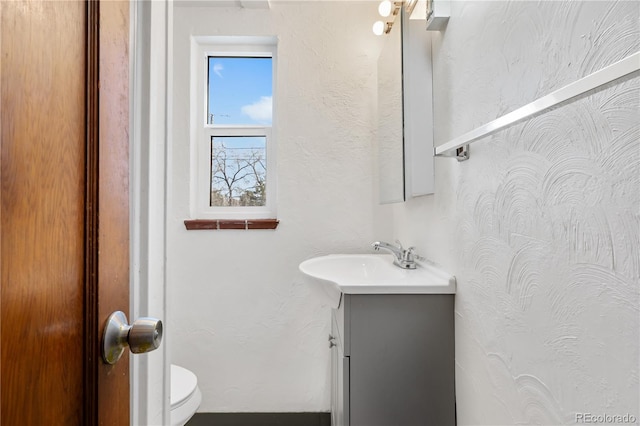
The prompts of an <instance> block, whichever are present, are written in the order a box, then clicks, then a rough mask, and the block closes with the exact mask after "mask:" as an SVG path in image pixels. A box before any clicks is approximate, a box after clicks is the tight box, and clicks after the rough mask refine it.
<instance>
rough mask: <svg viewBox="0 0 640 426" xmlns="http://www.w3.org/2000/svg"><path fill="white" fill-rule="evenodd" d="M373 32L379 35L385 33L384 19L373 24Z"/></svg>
mask: <svg viewBox="0 0 640 426" xmlns="http://www.w3.org/2000/svg"><path fill="white" fill-rule="evenodd" d="M372 29H373V33H374V34H375V35H377V36H379V35H382V33H384V22H382V21H376V22H375V23H374V24H373V28H372Z"/></svg>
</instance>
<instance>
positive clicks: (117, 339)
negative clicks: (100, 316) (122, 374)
mask: <svg viewBox="0 0 640 426" xmlns="http://www.w3.org/2000/svg"><path fill="white" fill-rule="evenodd" d="M161 342H162V321H160V320H159V319H156V318H148V317H143V318H138V319H137V320H135V321H134V322H133V324H131V325H129V324H128V321H127V316H126V315H125V314H124V312H122V311H116V312H114V313H112V314H111V315H110V316H109V319H108V320H107V324H106V325H105V327H104V335H103V338H102V359H103V360H104V362H106V363H107V364H115V363H116V362H118V360H119V359H120V357H121V356H122V354H123V353H124V350H125V348H126V347H127V346H129V349H130V350H131V352H132V353H134V354H143V353H146V352H151V351H153V350H156V349H158V347H159V346H160V343H161Z"/></svg>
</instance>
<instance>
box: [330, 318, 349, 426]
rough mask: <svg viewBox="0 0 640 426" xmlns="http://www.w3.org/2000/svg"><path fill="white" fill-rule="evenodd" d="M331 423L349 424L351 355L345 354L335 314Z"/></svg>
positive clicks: (332, 325) (337, 424)
mask: <svg viewBox="0 0 640 426" xmlns="http://www.w3.org/2000/svg"><path fill="white" fill-rule="evenodd" d="M331 336H332V337H334V339H333V342H334V344H335V346H333V347H332V348H331V425H332V426H349V357H346V356H344V350H343V348H342V342H341V338H340V334H339V331H338V325H337V322H336V318H335V316H334V317H333V320H332V321H331Z"/></svg>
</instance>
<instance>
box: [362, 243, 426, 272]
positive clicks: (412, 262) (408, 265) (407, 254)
mask: <svg viewBox="0 0 640 426" xmlns="http://www.w3.org/2000/svg"><path fill="white" fill-rule="evenodd" d="M396 243H398V245H397V246H394V245H391V244H389V243H385V242H384V241H376V242H375V243H373V244H371V246H372V247H373V249H374V250H376V251H377V250H380V249H385V250H387V251H390V252H391V253H393V256H394V259H393V264H394V265H396V266H399V267H401V268H402V269H416V258H418V259H420V258H421V257H420V256H418V255H417V254H415V252H414V250H415V248H414V247H409V248H408V249H406V250H405V249H404V248H402V244H400V241H396Z"/></svg>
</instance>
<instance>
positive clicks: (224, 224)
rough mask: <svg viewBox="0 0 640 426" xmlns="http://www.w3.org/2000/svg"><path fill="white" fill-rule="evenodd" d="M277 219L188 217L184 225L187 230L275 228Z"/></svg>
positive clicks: (277, 222)
mask: <svg viewBox="0 0 640 426" xmlns="http://www.w3.org/2000/svg"><path fill="white" fill-rule="evenodd" d="M279 223H280V221H279V220H278V219H188V220H185V221H184V226H185V227H186V228H187V230H188V231H197V230H203V229H213V230H218V229H247V230H248V229H276V228H277V227H278V224H279Z"/></svg>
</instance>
